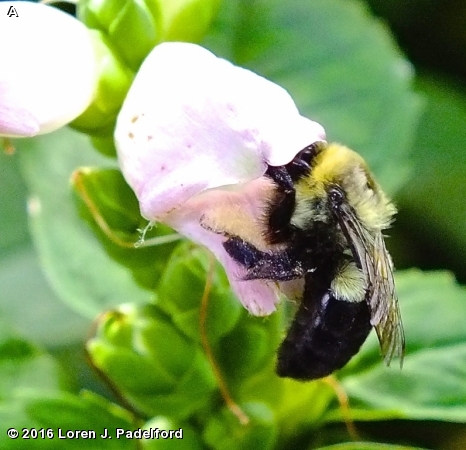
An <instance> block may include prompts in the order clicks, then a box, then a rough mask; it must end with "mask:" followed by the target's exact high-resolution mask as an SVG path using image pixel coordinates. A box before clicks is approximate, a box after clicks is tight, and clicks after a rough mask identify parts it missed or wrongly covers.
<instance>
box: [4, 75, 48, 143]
mask: <svg viewBox="0 0 466 450" xmlns="http://www.w3.org/2000/svg"><path fill="white" fill-rule="evenodd" d="M14 89H15V86H11V84H10V83H8V82H6V81H3V82H2V81H0V136H34V135H36V134H37V133H39V131H40V125H39V121H38V120H37V118H36V117H35V116H34V115H33V114H32V113H31V112H30V111H29V110H28V108H27V107H26V106H25V105H24V102H23V101H21V97H22V95H21V93H15V92H14Z"/></svg>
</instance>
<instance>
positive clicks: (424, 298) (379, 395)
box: [327, 270, 466, 422]
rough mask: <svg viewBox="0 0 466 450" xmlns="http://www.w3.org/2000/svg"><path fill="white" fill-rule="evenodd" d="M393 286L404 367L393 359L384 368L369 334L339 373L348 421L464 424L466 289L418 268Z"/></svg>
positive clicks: (465, 407)
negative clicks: (402, 331)
mask: <svg viewBox="0 0 466 450" xmlns="http://www.w3.org/2000/svg"><path fill="white" fill-rule="evenodd" d="M397 286H398V292H399V296H400V305H401V312H402V317H403V323H404V327H405V332H406V341H407V346H406V356H405V360H404V364H403V369H402V370H400V369H399V367H397V366H396V361H395V363H394V364H393V367H390V368H387V367H385V366H384V365H383V363H382V360H381V358H380V357H379V356H378V354H379V348H378V342H377V340H376V339H375V336H371V337H372V339H369V340H368V342H366V344H365V345H364V346H363V349H362V351H361V352H360V353H359V354H358V355H357V356H356V357H355V358H354V359H353V360H352V361H351V362H350V364H349V365H348V366H347V367H346V368H344V369H343V370H342V371H341V383H342V386H343V388H344V389H345V390H346V392H347V394H348V395H349V396H350V404H351V411H352V417H353V418H354V419H355V420H378V419H382V418H385V419H389V418H404V419H415V420H441V421H451V422H465V421H466V384H465V382H464V380H465V379H466V327H465V325H464V317H465V316H466V290H465V289H464V288H461V287H459V286H457V285H455V282H454V279H453V277H452V276H451V275H449V274H447V273H442V272H439V273H422V272H419V271H416V270H411V271H407V272H401V273H399V274H398V276H397ZM336 415H337V416H338V413H337V414H336ZM327 418H328V419H330V418H335V414H332V413H331V414H329V416H328V417H327Z"/></svg>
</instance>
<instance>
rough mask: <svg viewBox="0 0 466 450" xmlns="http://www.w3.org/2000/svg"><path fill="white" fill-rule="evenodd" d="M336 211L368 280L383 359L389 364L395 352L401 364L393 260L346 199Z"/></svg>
mask: <svg viewBox="0 0 466 450" xmlns="http://www.w3.org/2000/svg"><path fill="white" fill-rule="evenodd" d="M337 215H338V216H339V217H338V221H339V223H340V227H341V228H342V231H343V233H344V234H345V236H346V238H347V240H348V243H349V245H350V247H351V251H352V253H353V257H354V258H355V259H356V261H357V262H359V265H360V267H361V270H362V271H363V273H364V276H365V278H366V281H367V290H368V297H367V302H368V304H369V307H370V310H371V324H372V325H373V326H374V327H375V330H376V332H377V336H378V338H379V342H380V347H381V349H382V354H383V356H384V361H385V363H386V364H387V365H389V364H390V361H391V360H392V359H393V357H395V356H396V357H398V358H399V359H400V365H401V364H402V362H403V355H404V347H405V338H404V332H403V325H402V323H401V314H400V308H399V306H398V297H397V295H396V291H395V282H394V279H393V263H392V260H391V258H390V255H389V254H388V252H387V249H386V247H385V242H384V239H383V235H382V232H381V231H378V232H376V233H373V232H370V231H369V230H367V229H366V228H365V227H363V226H362V224H361V222H360V221H359V219H358V218H357V216H356V214H355V213H354V211H353V209H352V208H351V207H350V206H349V205H347V204H345V203H343V204H341V205H340V207H339V208H338V212H337Z"/></svg>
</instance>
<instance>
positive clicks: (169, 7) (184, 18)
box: [158, 0, 220, 42]
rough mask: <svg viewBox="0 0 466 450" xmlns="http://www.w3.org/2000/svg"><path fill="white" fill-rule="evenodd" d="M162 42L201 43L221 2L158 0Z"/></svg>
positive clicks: (212, 0)
mask: <svg viewBox="0 0 466 450" xmlns="http://www.w3.org/2000/svg"><path fill="white" fill-rule="evenodd" d="M158 4H159V5H160V12H161V29H162V33H161V38H162V39H161V40H162V41H183V42H199V41H200V40H201V39H202V38H203V37H204V34H205V33H206V31H207V30H208V28H209V25H210V24H211V22H212V20H213V19H214V18H215V16H216V14H217V12H218V10H219V6H220V0H177V1H173V0H158Z"/></svg>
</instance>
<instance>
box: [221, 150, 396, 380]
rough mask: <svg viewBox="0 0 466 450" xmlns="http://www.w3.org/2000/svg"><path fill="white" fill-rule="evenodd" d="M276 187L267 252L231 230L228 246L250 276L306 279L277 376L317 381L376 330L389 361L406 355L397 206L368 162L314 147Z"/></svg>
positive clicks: (265, 226)
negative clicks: (391, 247) (395, 242)
mask: <svg viewBox="0 0 466 450" xmlns="http://www.w3.org/2000/svg"><path fill="white" fill-rule="evenodd" d="M266 176H267V177H269V178H270V179H271V180H272V181H273V189H272V195H271V197H270V198H269V199H268V200H267V202H266V207H265V210H264V217H263V218H262V219H261V221H260V222H261V223H262V227H261V228H262V234H263V236H262V238H263V240H265V242H266V244H267V245H268V250H264V249H263V248H260V246H259V245H257V244H256V243H254V242H251V241H247V240H245V239H243V238H242V237H241V236H240V235H235V234H231V233H226V234H225V235H226V236H227V239H226V241H225V242H224V244H223V245H224V248H225V250H226V252H227V253H228V254H229V255H230V257H231V258H233V259H234V260H235V261H236V262H237V263H239V264H240V265H242V266H243V267H244V268H245V269H246V272H247V276H246V278H245V279H247V280H256V279H262V280H272V281H275V282H277V283H279V284H282V283H284V282H287V281H291V280H299V279H301V280H303V281H304V283H303V289H302V292H300V295H299V298H298V306H297V312H296V314H295V316H294V319H293V320H292V323H291V326H290V328H289V330H288V332H287V335H286V337H285V339H284V341H283V342H282V344H281V345H280V348H279V350H278V362H277V373H278V375H279V376H282V377H291V378H296V379H301V380H312V379H317V378H321V377H325V376H327V375H329V374H331V373H332V372H333V371H335V370H337V369H340V368H341V367H343V366H344V365H345V364H346V363H347V362H348V361H349V360H350V359H351V358H352V357H353V356H354V355H355V354H356V353H357V352H358V351H359V348H360V347H361V345H362V344H363V343H364V341H365V340H366V338H367V336H368V335H369V332H370V331H371V329H372V327H374V328H375V330H376V332H377V336H378V339H379V342H380V346H381V350H382V354H383V356H384V360H385V362H386V363H387V365H388V364H390V361H391V360H392V358H393V357H399V358H400V364H401V361H402V358H403V353H404V333H403V327H402V323H401V317H400V311H399V307H398V300H397V296H396V292H395V285H394V279H393V264H392V261H391V258H390V255H389V254H388V252H387V249H386V248H385V242H384V238H383V234H382V232H383V230H384V229H386V228H387V227H388V226H389V225H390V223H391V221H392V219H393V215H394V214H395V212H396V210H395V207H394V206H393V204H391V203H390V202H389V201H388V199H387V198H386V196H385V194H384V193H383V192H382V190H381V189H380V187H379V186H378V184H377V183H376V182H375V180H374V178H373V176H372V174H371V173H370V172H369V169H368V168H367V165H366V163H365V161H364V160H363V159H362V157H361V156H359V155H358V154H357V153H355V152H353V151H352V150H350V149H348V148H346V147H344V146H341V145H339V144H327V143H326V142H317V143H315V144H313V145H311V146H309V147H307V148H305V149H304V150H302V151H301V152H300V153H299V154H298V155H297V156H296V157H295V159H294V160H293V161H292V162H291V163H289V164H288V165H286V166H280V167H272V166H269V168H268V170H267V172H266Z"/></svg>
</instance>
